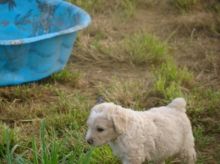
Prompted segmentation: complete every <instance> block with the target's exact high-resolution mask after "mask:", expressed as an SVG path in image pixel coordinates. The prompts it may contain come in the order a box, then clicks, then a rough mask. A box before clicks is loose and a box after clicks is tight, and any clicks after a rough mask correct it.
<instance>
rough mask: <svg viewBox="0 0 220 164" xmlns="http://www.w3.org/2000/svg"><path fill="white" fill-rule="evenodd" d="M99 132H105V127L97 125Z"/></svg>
mask: <svg viewBox="0 0 220 164" xmlns="http://www.w3.org/2000/svg"><path fill="white" fill-rule="evenodd" d="M96 130H97V131H98V132H103V131H104V130H105V129H103V128H101V127H97V129H96Z"/></svg>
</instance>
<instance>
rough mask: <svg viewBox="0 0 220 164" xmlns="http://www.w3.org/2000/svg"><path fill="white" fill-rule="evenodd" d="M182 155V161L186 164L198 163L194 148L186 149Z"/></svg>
mask: <svg viewBox="0 0 220 164" xmlns="http://www.w3.org/2000/svg"><path fill="white" fill-rule="evenodd" d="M180 155H181V158H182V160H183V161H184V164H195V163H196V151H195V149H194V148H188V149H185V150H184V151H183V152H182V153H181V154H180Z"/></svg>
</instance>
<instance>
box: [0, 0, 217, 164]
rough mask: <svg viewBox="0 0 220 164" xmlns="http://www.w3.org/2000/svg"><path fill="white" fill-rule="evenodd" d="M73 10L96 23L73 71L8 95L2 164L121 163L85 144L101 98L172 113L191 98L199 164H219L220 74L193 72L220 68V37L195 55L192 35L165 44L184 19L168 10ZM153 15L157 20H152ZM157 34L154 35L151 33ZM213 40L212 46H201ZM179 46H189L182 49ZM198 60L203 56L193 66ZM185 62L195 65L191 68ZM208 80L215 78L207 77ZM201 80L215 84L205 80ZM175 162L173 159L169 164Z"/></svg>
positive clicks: (92, 2) (97, 2)
mask: <svg viewBox="0 0 220 164" xmlns="http://www.w3.org/2000/svg"><path fill="white" fill-rule="evenodd" d="M71 2H73V3H75V4H77V5H79V6H82V7H83V8H85V9H86V10H87V11H89V12H90V13H91V14H92V16H93V20H94V23H93V24H92V25H91V26H90V27H89V29H88V30H86V31H83V32H81V33H80V35H79V38H78V40H77V44H76V47H75V51H74V53H73V56H72V58H71V60H70V61H69V63H68V66H67V67H66V68H65V69H64V70H63V71H60V72H58V73H55V74H54V75H52V76H51V77H50V78H48V79H45V80H43V81H40V82H37V83H33V84H27V85H22V86H14V87H5V88H0V115H1V116H0V163H3V164H5V163H7V164H29V163H30V164H41V163H42V164H56V163H59V164H60V163H61V164H62V163H63V164H64V163H65V164H66V163H67V164H68V163H71V164H72V163H74V164H89V163H91V164H96V163H105V164H117V163H119V161H118V159H117V157H115V156H114V155H113V153H112V151H111V149H110V147H109V146H107V145H105V146H103V147H96V148H94V147H91V146H89V145H88V144H87V143H86V141H85V139H84V138H85V133H86V130H87V127H86V119H87V117H88V114H89V112H90V108H91V107H92V106H93V105H94V104H95V100H96V98H97V97H99V96H103V97H104V98H105V99H106V100H107V101H113V102H115V103H118V104H121V105H123V106H125V107H130V108H134V109H136V110H146V109H148V108H150V107H154V106H159V105H165V104H167V103H168V102H169V101H170V100H171V99H173V98H175V97H178V96H184V97H185V98H186V99H187V114H188V115H189V117H190V120H191V122H192V125H193V133H194V136H195V142H196V149H197V154H198V162H197V163H199V164H209V163H210V164H212V163H218V162H219V160H220V159H219V157H220V146H218V145H220V142H219V137H220V135H219V134H220V126H219V125H220V122H219V120H220V112H219V111H220V108H219V106H220V101H219V99H220V90H219V86H220V85H219V83H218V81H219V76H218V75H219V74H218V70H217V68H218V67H215V69H208V70H206V68H204V67H202V66H201V67H199V68H197V70H198V69H199V71H194V70H193V69H191V68H193V66H194V65H193V64H194V63H195V64H199V65H203V63H204V62H201V61H202V60H201V58H202V54H203V53H204V52H205V53H206V55H207V56H206V57H207V59H209V61H208V63H209V65H214V64H215V65H216V64H218V63H217V61H216V60H214V59H217V57H218V56H217V55H216V57H215V56H214V55H215V53H216V54H218V50H219V45H217V46H216V47H217V48H216V47H215V46H214V41H219V40H218V35H217V34H216V33H214V34H213V35H214V38H215V39H213V38H212V37H213V36H209V35H207V34H206V33H205V32H204V33H203V31H202V33H201V35H200V33H198V34H197V35H196V37H198V38H196V42H198V43H197V44H195V45H194V46H193V49H196V50H197V51H190V50H191V49H190V46H189V44H193V43H194V42H193V41H192V42H190V43H189V44H188V43H187V41H188V40H190V39H191V38H190V36H189V35H187V34H185V35H183V34H181V37H179V36H180V34H178V31H177V33H175V34H172V38H170V39H169V42H168V43H167V42H165V41H164V40H166V38H167V36H170V33H169V32H170V31H171V32H172V30H173V29H170V28H171V27H170V26H169V25H166V23H165V24H163V22H164V21H165V22H166V20H172V19H173V15H172V14H173V13H175V14H176V11H174V12H173V13H172V11H170V12H169V13H167V11H165V10H164V8H161V6H158V8H155V6H154V5H147V4H145V1H142V0H138V1H134V0H120V1H116V0H114V1H101V0H89V1H84V0H72V1H71ZM200 2H201V1H200ZM173 3H175V6H176V7H177V8H178V9H179V10H183V11H184V12H186V11H187V12H188V11H192V12H195V11H194V7H195V8H196V7H198V6H197V4H199V1H189V0H187V1H186V0H177V1H175V2H174V1H173ZM215 3H216V2H215ZM142 4H145V5H142ZM207 8H209V7H207ZM210 10H215V11H214V12H215V14H216V13H217V10H218V7H215V9H213V5H212V7H211V8H209V9H208V10H204V12H209V11H210ZM147 14H150V17H152V18H154V19H152V20H148V19H149V18H148V17H145V15H147ZM143 15H144V16H143ZM175 17H176V18H177V19H179V17H180V16H179V15H175ZM165 18H166V19H165ZM157 20H160V21H157ZM154 21H155V22H154ZM171 22H172V21H171ZM154 23H155V24H154ZM169 23H170V22H169ZM152 24H154V25H153V26H151V25H152ZM134 25H135V27H134ZM149 26H151V28H152V29H150V28H149V29H148V28H146V29H145V27H149ZM186 26H188V24H186ZM158 27H159V28H158ZM140 29H142V30H140ZM167 29H169V30H167ZM166 30H167V31H166ZM166 33H167V34H166ZM204 35H205V37H204ZM207 38H208V39H210V42H211V43H212V45H211V46H210V45H209V44H204V43H203V42H200V40H205V39H207ZM191 40H192V39H191ZM182 43H184V44H186V46H183V44H182ZM177 44H179V45H181V46H180V47H175V46H176V45H177ZM200 45H202V47H201V46H200ZM209 46H210V47H209ZM203 47H205V48H206V49H204V48H203ZM178 48H179V49H178ZM181 50H182V51H183V52H182V53H179V52H181ZM203 51H204V52H203ZM174 54H175V55H174ZM209 54H212V55H213V56H210V55H209ZM185 55H188V56H186V57H185ZM193 55H197V56H196V57H195V58H193V59H192V58H191V57H192V56H193ZM72 59H73V60H72ZM195 59H196V60H195ZM184 60H186V62H191V63H192V64H191V65H190V67H187V66H188V65H187V64H188V63H187V64H185V63H184ZM192 60H193V61H192ZM73 61H74V62H73ZM205 72H208V74H204V75H203V74H202V73H205ZM201 74H202V76H203V78H204V79H205V78H208V82H206V81H201V80H198V77H201ZM210 77H211V78H210ZM216 81H217V82H216ZM174 161H175V160H174V159H169V161H167V163H173V162H174ZM176 163H178V162H176Z"/></svg>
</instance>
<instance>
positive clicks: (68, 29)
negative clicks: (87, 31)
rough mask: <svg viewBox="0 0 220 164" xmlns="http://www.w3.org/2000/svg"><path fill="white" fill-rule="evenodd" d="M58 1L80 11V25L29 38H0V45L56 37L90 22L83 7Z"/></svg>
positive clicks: (83, 26)
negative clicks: (81, 15)
mask: <svg viewBox="0 0 220 164" xmlns="http://www.w3.org/2000/svg"><path fill="white" fill-rule="evenodd" d="M60 1H63V2H62V3H66V4H68V5H70V6H72V7H74V8H75V9H76V10H78V11H80V13H81V14H83V15H84V16H83V17H81V18H80V19H81V20H80V25H76V26H73V27H70V28H67V29H65V30H61V31H58V32H52V33H47V34H43V35H39V36H34V37H29V38H22V39H13V40H0V46H9V45H21V44H28V43H33V42H37V41H41V40H45V39H49V38H53V37H56V36H59V35H65V34H69V33H73V32H76V31H79V30H81V29H83V28H85V27H87V26H88V25H89V24H90V23H91V17H90V15H89V14H88V13H87V12H86V11H84V10H83V9H81V8H79V7H78V6H76V5H74V4H71V3H69V2H65V1H64V0H60Z"/></svg>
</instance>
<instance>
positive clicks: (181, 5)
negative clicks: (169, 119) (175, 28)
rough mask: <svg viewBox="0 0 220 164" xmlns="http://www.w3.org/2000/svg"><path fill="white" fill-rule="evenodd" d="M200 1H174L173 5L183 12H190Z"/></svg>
mask: <svg viewBox="0 0 220 164" xmlns="http://www.w3.org/2000/svg"><path fill="white" fill-rule="evenodd" d="M198 1H199V0H172V4H173V5H174V6H175V7H177V8H178V9H180V10H182V11H189V10H191V9H192V7H193V6H195V5H196V3H197V2H198Z"/></svg>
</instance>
